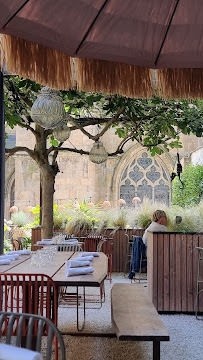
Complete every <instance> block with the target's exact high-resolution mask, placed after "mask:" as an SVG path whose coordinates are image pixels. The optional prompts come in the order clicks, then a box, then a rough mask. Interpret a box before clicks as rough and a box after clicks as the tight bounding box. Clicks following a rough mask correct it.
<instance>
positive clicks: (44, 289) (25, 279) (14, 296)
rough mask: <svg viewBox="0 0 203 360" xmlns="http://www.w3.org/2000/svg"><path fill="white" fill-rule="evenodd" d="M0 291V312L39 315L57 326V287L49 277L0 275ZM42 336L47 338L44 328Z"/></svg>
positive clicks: (42, 275) (13, 274)
mask: <svg viewBox="0 0 203 360" xmlns="http://www.w3.org/2000/svg"><path fill="white" fill-rule="evenodd" d="M0 289H1V291H0V311H5V312H8V311H10V312H18V313H29V314H36V315H41V316H44V317H46V318H47V319H50V320H51V321H52V322H53V323H54V324H55V325H56V326H57V305H58V301H57V300H58V299H57V287H56V285H55V283H54V281H53V280H52V279H51V278H50V277H49V276H47V275H44V274H15V273H12V274H2V273H1V274H0ZM43 335H44V336H47V329H46V327H45V328H44V329H43ZM55 355H56V358H57V357H58V348H57V345H56V347H55Z"/></svg>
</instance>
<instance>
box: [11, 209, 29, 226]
mask: <svg viewBox="0 0 203 360" xmlns="http://www.w3.org/2000/svg"><path fill="white" fill-rule="evenodd" d="M11 220H12V223H13V225H16V226H19V227H23V226H25V225H27V224H28V222H29V216H28V215H27V214H26V213H25V212H23V211H19V212H15V213H13V214H12V215H11Z"/></svg>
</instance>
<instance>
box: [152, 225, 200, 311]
mask: <svg viewBox="0 0 203 360" xmlns="http://www.w3.org/2000/svg"><path fill="white" fill-rule="evenodd" d="M147 244H148V249H147V259H148V263H147V278H148V292H149V296H150V298H151V300H152V302H153V304H154V306H155V307H156V309H157V310H158V311H159V312H194V311H195V300H196V284H197V260H198V251H197V249H195V247H196V246H200V247H203V234H202V233H201V234H195V233H186V234H185V233H184V234H183V233H169V232H166V233H149V237H148V242H147ZM200 274H202V278H203V262H202V264H201V268H200ZM199 304H200V307H199V310H200V311H201V312H202V311H203V292H202V293H201V294H200V297H199Z"/></svg>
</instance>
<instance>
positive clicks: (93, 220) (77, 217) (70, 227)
mask: <svg viewBox="0 0 203 360" xmlns="http://www.w3.org/2000/svg"><path fill="white" fill-rule="evenodd" d="M77 204H78V205H79V208H78V209H72V210H71V214H69V217H68V219H67V220H68V223H67V225H66V231H67V232H68V233H70V234H74V235H78V234H79V232H80V231H87V230H89V229H92V228H94V227H95V225H96V226H97V223H98V216H99V211H98V210H97V209H96V208H90V207H88V206H87V201H86V200H84V201H83V203H79V202H78V203H77ZM70 206H72V205H71V204H70Z"/></svg>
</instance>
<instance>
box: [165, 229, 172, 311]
mask: <svg viewBox="0 0 203 360" xmlns="http://www.w3.org/2000/svg"><path fill="white" fill-rule="evenodd" d="M163 238H164V240H163V246H164V250H163V264H164V265H163V266H164V274H163V276H164V284H163V286H164V289H163V291H164V299H163V308H164V310H165V309H168V308H169V307H170V280H171V278H170V276H171V274H170V248H168V246H166V244H168V242H169V241H170V243H171V241H172V240H173V239H170V235H169V234H163Z"/></svg>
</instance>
